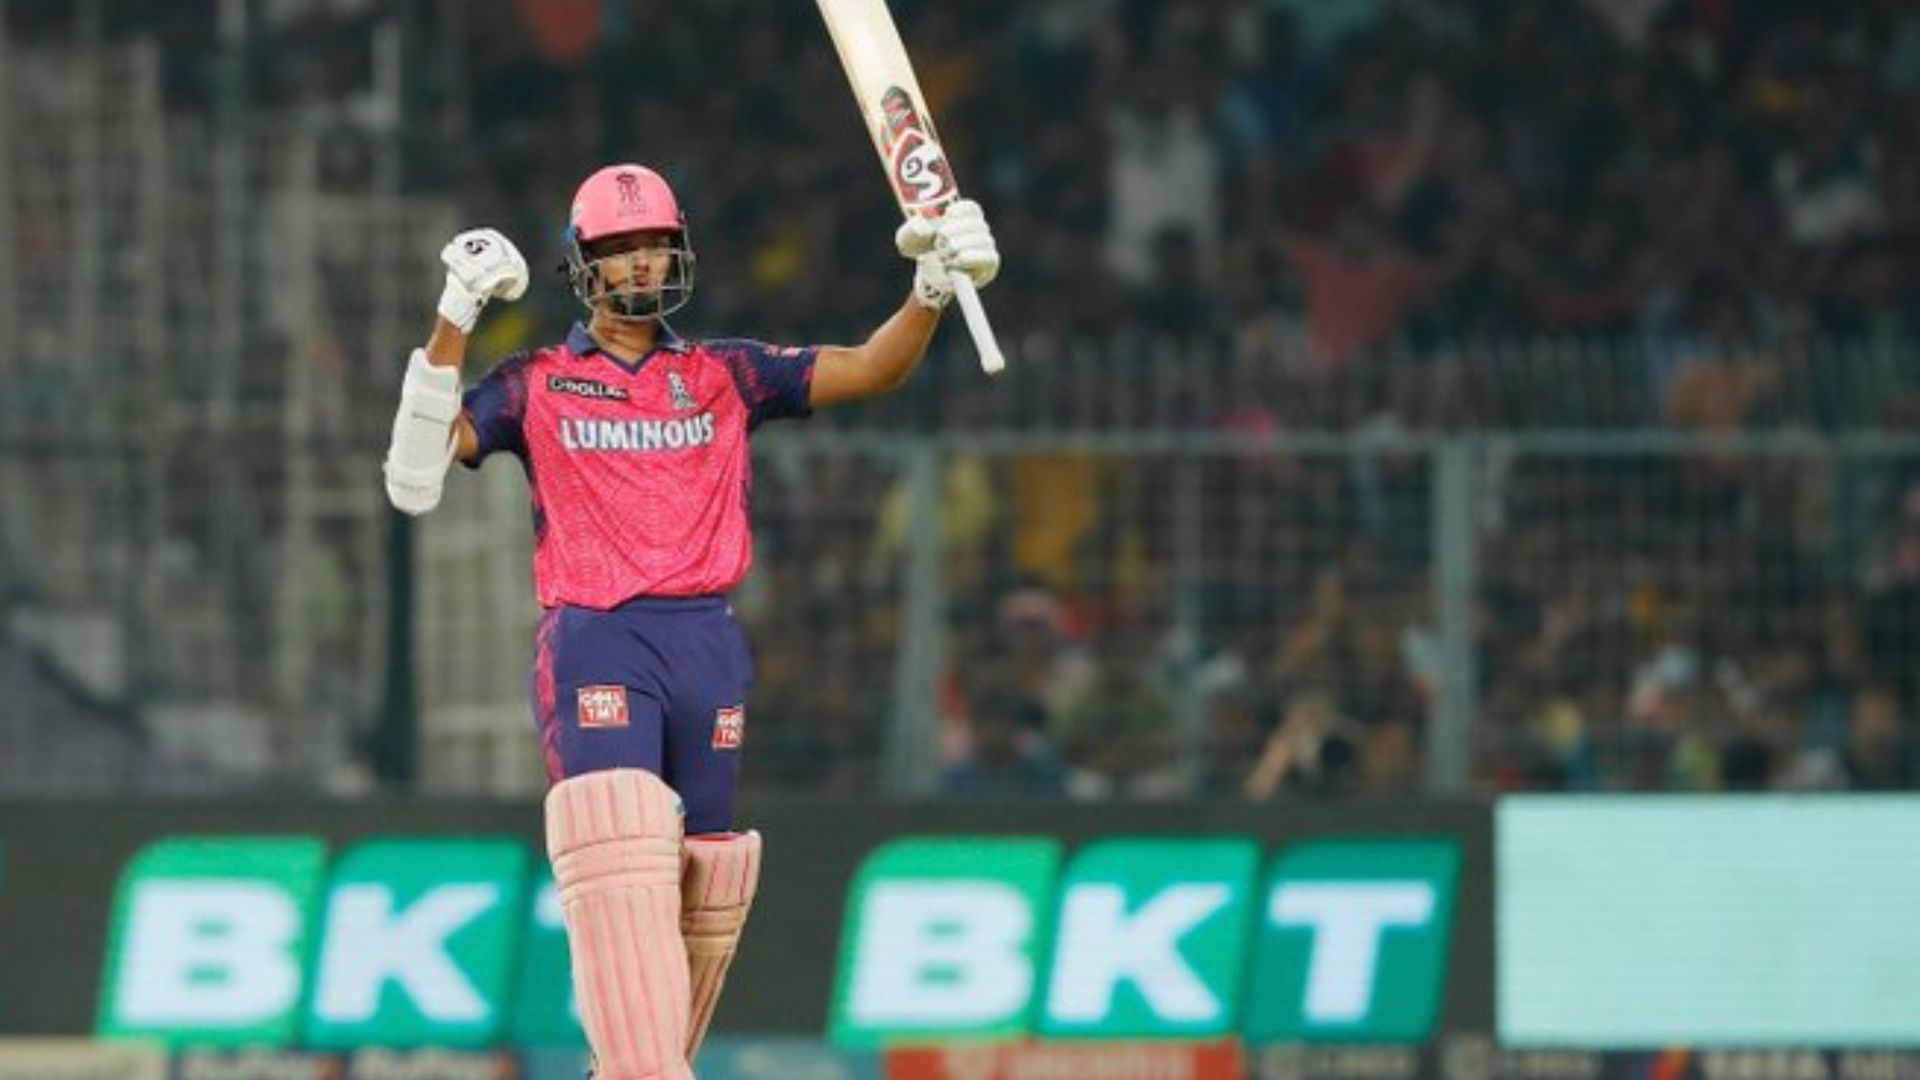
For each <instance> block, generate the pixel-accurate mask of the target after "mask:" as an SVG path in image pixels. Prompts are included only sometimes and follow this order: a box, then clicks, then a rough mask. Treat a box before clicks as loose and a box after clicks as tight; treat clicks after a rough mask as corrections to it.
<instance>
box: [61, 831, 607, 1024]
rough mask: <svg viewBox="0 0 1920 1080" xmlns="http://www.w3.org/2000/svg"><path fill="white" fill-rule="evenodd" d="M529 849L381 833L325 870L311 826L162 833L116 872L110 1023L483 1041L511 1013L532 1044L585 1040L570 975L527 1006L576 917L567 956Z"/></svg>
mask: <svg viewBox="0 0 1920 1080" xmlns="http://www.w3.org/2000/svg"><path fill="white" fill-rule="evenodd" d="M528 864H529V856H528V853H527V850H526V847H525V846H524V845H523V844H521V843H520V842H519V841H518V840H517V839H512V838H460V837H454V838H439V839H426V838H404V837H402V838H381V839H375V840H370V841H366V842H364V843H361V844H358V845H356V846H354V847H351V848H349V849H347V851H346V852H345V853H344V854H343V855H342V856H341V858H340V859H339V860H338V862H337V863H336V864H335V866H334V867H333V872H332V875H331V876H330V877H328V876H327V875H326V873H325V871H326V847H325V845H324V844H323V843H322V842H321V841H319V840H318V839H315V838H311V837H294V838H282V839H259V838H222V837H204V838H192V839H171V840H163V841H160V842H158V843H156V844H154V845H152V846H150V847H149V848H147V849H146V850H145V851H144V852H142V853H141V854H140V855H139V856H138V857H137V858H135V859H134V860H133V862H132V863H131V864H129V866H128V868H127V870H126V872H125V874H124V875H123V876H122V878H121V881H120V887H119V891H118V895H117V897H116V900H115V905H114V915H113V921H112V931H111V934H110V941H109V946H108V950H107V960H106V970H105V974H104V978H103V982H102V988H103V989H102V998H101V1006H100V1018H99V1025H98V1028H99V1031H100V1032H101V1033H102V1034H107V1035H116V1036H144V1037H151V1038H158V1039H163V1040H166V1041H167V1042H169V1043H172V1044H175V1045H201V1046H242V1045H268V1046H285V1045H294V1044H299V1045H306V1046H311V1047H313V1048H316V1049H350V1048H354V1047H360V1046H388V1047H424V1046H437V1047H450V1048H457V1047H486V1046H492V1045H497V1044H498V1043H500V1042H502V1041H503V1038H502V1036H503V1034H504V1030H505V1027H506V1021H507V1018H508V1017H509V1016H510V1015H511V1016H513V1017H514V1019H515V1029H514V1030H515V1032H516V1035H517V1036H518V1037H521V1038H523V1039H524V1040H525V1041H526V1042H528V1043H529V1044H534V1045H546V1044H555V1045H569V1044H571V1045H578V1044H579V1042H580V1041H581V1036H580V1033H579V1026H578V1022H577V1020H575V1019H574V1018H573V1016H572V1009H571V994H570V992H569V993H561V994H558V995H556V997H557V1002H558V1003H557V1005H552V1004H548V1003H546V1002H544V1001H543V1002H539V1003H538V1004H537V1006H536V1007H531V1008H528V1007H525V1006H526V1005H528V1004H529V1003H530V1002H531V1001H532V1000H533V999H532V998H531V997H530V995H531V994H532V993H534V992H536V991H537V990H538V989H540V988H541V984H540V980H541V979H542V978H544V979H545V980H546V981H545V983H544V986H545V987H546V988H547V989H549V990H550V989H551V987H552V986H553V975H552V970H553V968H554V967H555V966H556V963H557V965H558V966H559V967H560V968H561V969H562V979H561V983H562V985H563V986H564V985H566V984H565V982H564V965H565V963H566V952H565V936H564V933H561V934H560V935H559V943H558V945H557V949H558V951H559V959H558V961H557V962H556V960H555V958H554V956H553V953H554V950H555V948H556V946H555V944H554V942H553V941H552V940H551V936H552V935H550V934H547V933H543V932H542V931H541V929H540V923H541V921H542V920H541V918H540V917H539V914H538V912H534V913H532V915H533V917H532V918H529V910H528V908H529V903H530V902H529V899H528V896H527V885H528V877H529V865H528ZM323 886H324V888H323ZM556 921H557V919H556ZM529 924H532V926H533V927H534V928H535V929H534V930H533V932H529V933H523V927H526V926H528V925H529ZM523 949H524V954H523ZM520 970H525V971H526V972H528V974H529V976H530V980H518V979H516V978H515V973H516V971H520ZM543 973H544V974H543ZM530 981H531V982H532V983H533V985H529V982H530ZM569 989H570V987H569ZM516 993H518V994H519V995H520V1000H519V1002H518V1006H519V1007H516V999H515V995H516Z"/></svg>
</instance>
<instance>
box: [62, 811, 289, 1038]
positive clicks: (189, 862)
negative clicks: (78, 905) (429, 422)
mask: <svg viewBox="0 0 1920 1080" xmlns="http://www.w3.org/2000/svg"><path fill="white" fill-rule="evenodd" d="M325 869H326V845H325V844H324V843H322V842H321V841H320V840H318V839H316V838H314V837H307V836H296V837H283V838H255V837H204V838H203V837H194V838H181V839H173V840H162V841H159V842H158V843H155V844H153V845H152V846H150V847H148V848H147V849H146V850H145V851H143V852H142V853H141V854H140V855H139V856H138V857H137V858H135V859H134V860H133V862H132V863H131V864H129V865H128V867H127V869H126V872H125V873H124V874H123V875H122V876H121V878H120V886H119V889H118V891H117V893H116V896H115V899H114V910H113V922H112V928H111V929H110V930H109V932H108V939H107V969H106V974H105V977H104V979H103V981H102V984H101V985H102V997H101V1001H100V1023H99V1030H100V1033H101V1034H103V1035H114V1036H122V1037H135V1036H150V1037H156V1038H163V1039H169V1040H179V1041H192V1042H200V1043H206V1044H208V1045H244V1044H249V1043H262V1044H268V1045H279V1044H285V1043H287V1042H289V1041H291V1040H292V1039H293V1037H294V1035H295V1033H296V1030H297V1028H298V1024H299V1014H300V1006H301V1003H302V1000H303V999H302V991H303V990H304V989H305V986H304V979H303V975H304V971H305V968H306V960H307V954H308V950H309V946H310V942H311V930H312V921H313V920H312V917H311V916H312V911H313V909H314V906H315V903H316V901H317V900H318V899H319V896H320V885H321V880H322V875H323V874H324V872H325Z"/></svg>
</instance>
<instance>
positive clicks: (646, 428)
mask: <svg viewBox="0 0 1920 1080" xmlns="http://www.w3.org/2000/svg"><path fill="white" fill-rule="evenodd" d="M713 434H714V422H713V414H712V413H710V412H706V413H701V414H700V415H698V416H688V417H682V418H679V419H675V420H570V419H563V420H561V421H560V445H561V446H564V447H566V448H567V450H569V451H573V452H581V451H587V452H602V453H604V452H612V451H639V452H650V451H654V450H684V449H687V448H688V447H694V446H705V445H707V444H708V443H711V442H712V441H713Z"/></svg>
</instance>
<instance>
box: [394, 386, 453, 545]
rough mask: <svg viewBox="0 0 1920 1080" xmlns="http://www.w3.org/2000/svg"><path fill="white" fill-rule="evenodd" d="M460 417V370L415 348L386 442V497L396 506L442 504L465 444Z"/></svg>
mask: <svg viewBox="0 0 1920 1080" xmlns="http://www.w3.org/2000/svg"><path fill="white" fill-rule="evenodd" d="M459 416H460V370H459V369H458V368H454V367H441V366H439V365H437V364H430V363H428V362H427V354H426V351H425V350H424V349H415V350H413V356H412V357H410V358H409V359H408V360H407V375H406V378H405V379H403V380H401V383H400V407H399V409H397V410H396V411H395V412H394V414H393V438H392V440H391V441H390V442H388V443H387V461H386V466H385V472H386V474H387V501H388V502H390V503H392V504H393V508H394V509H396V510H399V511H400V512H402V513H406V514H416V515H417V514H424V513H426V512H427V511H429V510H431V509H433V508H434V507H436V506H438V505H440V489H441V487H442V486H443V485H444V484H445V483H446V480H447V466H449V465H451V464H453V454H454V451H455V449H456V448H457V447H458V446H459V442H460V440H459V437H458V436H457V435H455V434H454V430H453V422H454V421H455V420H456V419H458V418H459Z"/></svg>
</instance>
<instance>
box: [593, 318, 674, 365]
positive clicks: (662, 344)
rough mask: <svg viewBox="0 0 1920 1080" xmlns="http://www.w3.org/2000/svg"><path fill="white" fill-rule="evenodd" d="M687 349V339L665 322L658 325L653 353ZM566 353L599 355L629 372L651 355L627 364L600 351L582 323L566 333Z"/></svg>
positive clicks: (654, 337) (642, 363) (651, 353)
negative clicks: (663, 350)
mask: <svg viewBox="0 0 1920 1080" xmlns="http://www.w3.org/2000/svg"><path fill="white" fill-rule="evenodd" d="M689 348H691V346H690V345H688V343H687V339H685V338H683V337H681V336H680V335H679V334H677V333H675V332H674V330H673V327H671V326H668V325H667V324H666V322H665V321H662V322H661V323H660V329H659V330H658V331H656V332H655V334H654V336H653V352H659V351H660V350H662V349H665V350H667V351H668V352H671V353H684V352H686V351H687V350H688V349H689ZM567 351H569V352H571V353H573V355H575V356H579V357H587V356H592V355H594V354H595V353H599V354H600V355H602V356H605V357H606V358H607V359H609V360H611V361H613V362H614V363H616V364H619V365H620V366H621V367H623V368H627V369H628V370H631V371H638V370H640V368H641V366H642V365H644V364H645V363H646V362H647V359H648V357H651V356H652V355H653V352H650V353H648V354H647V355H646V356H642V357H641V358H640V359H638V360H635V361H634V362H633V363H631V364H629V363H627V362H626V361H625V360H622V359H620V358H619V357H617V356H615V355H613V354H612V353H610V352H607V351H606V350H604V349H602V348H601V347H600V343H599V342H597V341H595V340H593V334H592V333H591V332H590V331H588V330H587V324H586V323H583V322H575V323H574V324H573V329H571V330H569V331H567Z"/></svg>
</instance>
